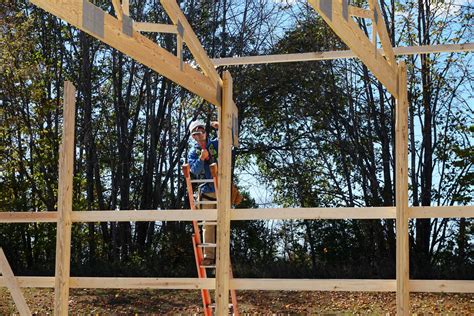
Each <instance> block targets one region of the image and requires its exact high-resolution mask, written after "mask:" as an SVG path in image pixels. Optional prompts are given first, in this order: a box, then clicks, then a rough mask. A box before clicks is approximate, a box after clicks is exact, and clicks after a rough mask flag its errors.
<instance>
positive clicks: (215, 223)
mask: <svg viewBox="0 0 474 316" xmlns="http://www.w3.org/2000/svg"><path fill="white" fill-rule="evenodd" d="M198 225H199V226H212V225H214V226H216V225H217V222H198Z"/></svg>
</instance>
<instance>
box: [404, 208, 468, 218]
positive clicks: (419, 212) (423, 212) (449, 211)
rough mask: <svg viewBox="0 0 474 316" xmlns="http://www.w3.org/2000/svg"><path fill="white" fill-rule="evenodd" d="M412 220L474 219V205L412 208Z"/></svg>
mask: <svg viewBox="0 0 474 316" xmlns="http://www.w3.org/2000/svg"><path fill="white" fill-rule="evenodd" d="M408 217H410V218H461V217H465V218H473V217H474V205H458V206H417V207H410V208H409V212H408Z"/></svg>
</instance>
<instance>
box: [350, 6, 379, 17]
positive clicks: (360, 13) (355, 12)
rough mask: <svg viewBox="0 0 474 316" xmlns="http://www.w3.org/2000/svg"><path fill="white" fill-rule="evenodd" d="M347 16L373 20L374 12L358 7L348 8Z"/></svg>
mask: <svg viewBox="0 0 474 316" xmlns="http://www.w3.org/2000/svg"><path fill="white" fill-rule="evenodd" d="M349 15H351V16H355V17H358V18H363V19H371V20H372V19H373V18H374V12H372V11H370V10H366V9H362V8H359V7H354V6H352V5H350V6H349Z"/></svg>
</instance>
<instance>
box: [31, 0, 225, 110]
mask: <svg viewBox="0 0 474 316" xmlns="http://www.w3.org/2000/svg"><path fill="white" fill-rule="evenodd" d="M31 3H33V4H35V5H37V6H38V7H40V8H42V9H44V10H46V11H48V12H50V13H52V14H54V15H55V16H57V17H59V18H61V19H63V20H64V21H66V22H68V23H70V24H72V25H74V26H75V27H77V28H78V29H80V30H82V31H84V32H87V33H89V34H90V35H92V36H94V37H95V38H97V39H99V40H101V41H102V42H104V43H106V44H107V45H110V46H111V47H113V48H115V49H117V50H119V51H121V52H122V53H124V54H126V55H128V56H130V57H131V58H133V59H135V60H136V61H138V62H139V63H142V64H143V65H145V66H147V67H149V68H151V69H153V70H154V71H156V72H158V73H159V74H161V75H163V76H165V77H166V78H168V79H170V80H171V81H174V82H176V83H177V84H179V85H181V86H183V87H184V88H186V89H188V90H189V91H191V92H193V93H195V94H197V95H198V96H200V97H202V98H204V99H205V100H207V101H209V102H210V103H212V104H214V105H216V106H220V102H221V96H220V93H221V87H220V86H219V85H218V82H216V81H212V80H211V79H209V78H208V77H206V76H205V75H204V74H202V73H201V72H199V71H197V70H196V69H194V68H192V67H191V66H189V65H188V64H186V63H185V64H184V66H183V68H182V69H181V65H180V60H179V59H178V58H177V57H176V56H174V55H173V54H171V53H170V52H168V51H167V50H165V49H163V48H161V47H160V46H158V45H157V44H156V43H154V42H152V41H151V40H150V39H148V38H146V37H145V36H143V35H141V34H140V33H139V32H136V31H133V34H132V36H131V37H129V36H127V35H125V34H124V33H123V32H122V22H121V21H119V20H118V19H117V18H115V17H113V16H111V15H109V14H107V13H105V12H103V14H104V25H103V28H104V36H103V37H100V36H98V35H97V34H93V32H91V31H90V30H87V29H86V28H85V27H84V26H83V23H82V14H83V8H82V4H83V2H82V0H62V1H61V2H55V1H50V0H31ZM122 9H123V12H124V14H126V15H128V14H127V12H126V5H125V1H124V2H123V4H122Z"/></svg>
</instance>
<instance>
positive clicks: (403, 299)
mask: <svg viewBox="0 0 474 316" xmlns="http://www.w3.org/2000/svg"><path fill="white" fill-rule="evenodd" d="M406 76H407V74H406V65H405V63H404V62H401V63H400V65H399V67H398V87H399V93H398V98H397V104H396V109H395V182H396V192H395V203H396V208H397V219H396V231H397V250H396V263H397V264H396V276H397V314H398V315H408V314H409V313H410V301H409V299H410V295H409V294H410V292H409V291H410V289H409V280H410V274H409V268H410V264H409V255H410V254H409V239H408V95H407V77H406Z"/></svg>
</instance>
